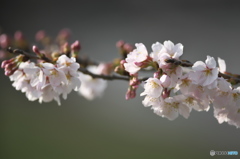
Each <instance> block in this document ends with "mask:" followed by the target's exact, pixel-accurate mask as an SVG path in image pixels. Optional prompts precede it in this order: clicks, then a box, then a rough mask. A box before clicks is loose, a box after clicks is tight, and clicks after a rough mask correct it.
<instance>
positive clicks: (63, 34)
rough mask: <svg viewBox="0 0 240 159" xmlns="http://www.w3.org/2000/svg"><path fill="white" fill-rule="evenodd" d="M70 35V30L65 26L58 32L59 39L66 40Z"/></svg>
mask: <svg viewBox="0 0 240 159" xmlns="http://www.w3.org/2000/svg"><path fill="white" fill-rule="evenodd" d="M70 35H71V31H70V30H69V29H67V28H65V29H62V30H61V31H60V32H59V34H58V37H59V38H60V39H61V40H67V39H69V37H70Z"/></svg>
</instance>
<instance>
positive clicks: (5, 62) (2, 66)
mask: <svg viewBox="0 0 240 159" xmlns="http://www.w3.org/2000/svg"><path fill="white" fill-rule="evenodd" d="M8 63H9V61H8V60H5V61H3V62H2V64H1V68H5V67H6V65H7V64H8Z"/></svg>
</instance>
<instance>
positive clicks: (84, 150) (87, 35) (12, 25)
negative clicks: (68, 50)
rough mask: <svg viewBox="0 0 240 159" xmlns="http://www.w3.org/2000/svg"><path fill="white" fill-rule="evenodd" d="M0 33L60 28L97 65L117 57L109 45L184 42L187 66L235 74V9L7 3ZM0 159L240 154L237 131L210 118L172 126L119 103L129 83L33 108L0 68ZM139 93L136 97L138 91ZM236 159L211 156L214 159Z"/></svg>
mask: <svg viewBox="0 0 240 159" xmlns="http://www.w3.org/2000/svg"><path fill="white" fill-rule="evenodd" d="M0 4H1V5H0V26H1V27H2V28H3V31H4V32H5V33H8V34H12V35H13V33H14V31H16V30H21V31H23V32H24V33H25V35H26V37H27V38H28V39H30V40H32V41H33V40H34V34H35V33H36V32H37V31H38V30H39V29H44V30H46V31H47V32H48V33H49V34H50V35H52V36H56V34H57V33H58V31H59V30H60V29H62V28H66V27H67V28H69V29H71V30H72V32H73V36H72V41H75V40H80V42H81V44H82V47H83V49H82V52H81V53H83V54H87V55H89V56H90V57H91V58H92V59H96V60H98V61H110V60H112V59H113V58H115V57H116V56H118V54H117V53H118V52H117V49H116V48H115V43H116V42H117V41H118V40H120V39H122V40H125V41H127V42H130V43H133V44H134V43H136V42H143V43H144V44H146V46H147V47H148V49H149V50H150V47H151V44H152V43H155V42H156V41H159V42H163V41H165V40H172V41H173V42H174V43H179V42H180V43H182V44H183V45H184V46H185V48H184V56H183V58H185V59H188V60H190V61H193V62H194V61H197V60H205V59H206V56H207V55H211V56H214V57H215V58H217V57H218V56H219V57H221V58H223V59H225V60H226V62H227V69H228V70H230V71H232V72H235V73H238V74H239V73H240V72H239V59H240V51H239V42H240V39H239V35H240V4H239V3H238V1H217V0H212V1H200V0H199V1H190V0H182V1H174V0H170V1H147V0H141V1H137V0H121V1H82V0H79V1H45V0H42V1H30V0H19V1H7V0H2V1H1V2H0ZM0 80H1V82H0V88H1V91H0V98H1V100H0V125H1V128H0V148H1V149H0V158H1V159H55V158H57V159H79V158H81V159H82V158H83V159H85V158H86V159H94V158H96V159H100V158H104V159H105V158H106V159H108V158H109V159H118V158H119V159H123V158H126V159H135V158H136V159H157V158H158V159H159V158H170V159H173V158H196V159H198V158H199V159H202V158H212V157H211V156H210V155H209V153H210V150H215V151H229V150H235V151H238V152H239V153H240V132H239V129H236V128H235V127H233V126H229V125H228V124H226V123H224V124H221V125H220V124H218V122H217V120H216V119H215V118H214V117H213V112H212V109H211V110H210V111H209V112H196V111H193V112H192V113H191V115H190V117H189V119H187V120H186V119H184V118H182V117H179V118H178V119H177V120H175V121H168V120H167V119H164V118H161V117H159V116H157V115H155V114H154V113H153V112H152V110H150V109H149V108H144V106H143V105H142V104H141V101H142V100H143V97H139V96H138V97H136V98H135V99H133V100H130V101H125V99H124V94H125V92H126V90H127V85H128V83H127V82H124V81H111V82H109V83H108V88H107V90H106V92H105V93H104V96H103V97H102V98H101V99H96V100H94V101H87V100H86V99H84V98H83V97H80V96H79V95H78V94H76V93H71V94H70V95H69V97H68V99H67V100H66V101H62V106H60V107H59V106H57V104H56V103H55V102H51V103H44V104H39V103H38V102H29V101H28V100H27V99H26V98H25V95H24V94H22V93H21V92H19V91H16V90H15V89H14V88H13V87H12V86H11V82H10V81H9V78H8V77H6V76H4V72H3V70H2V69H1V70H0ZM142 91H143V89H142V88H140V89H139V90H138V93H140V92H142ZM234 157H236V158H239V155H238V156H231V157H230V156H214V158H234Z"/></svg>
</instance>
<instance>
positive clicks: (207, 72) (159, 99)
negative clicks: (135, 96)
mask: <svg viewBox="0 0 240 159" xmlns="http://www.w3.org/2000/svg"><path fill="white" fill-rule="evenodd" d="M152 50H153V51H152V53H151V54H148V52H147V49H146V47H145V46H144V45H143V44H136V49H135V50H133V51H132V52H131V53H129V54H128V56H127V58H126V63H125V64H124V66H125V70H126V71H128V72H129V73H130V74H132V73H134V74H137V72H138V71H139V70H141V69H143V68H146V67H148V66H153V65H152V63H153V62H155V63H157V67H155V69H156V72H155V73H154V74H153V77H150V78H148V79H147V80H146V81H145V84H144V92H142V93H141V96H145V98H144V100H143V102H142V103H143V105H144V106H146V107H148V106H151V108H152V109H153V111H154V113H156V114H157V115H159V116H161V117H165V118H168V119H169V120H174V119H176V118H177V117H178V116H179V114H180V115H182V116H183V117H184V118H188V117H189V115H190V112H191V111H192V109H194V110H196V111H208V110H209V108H210V105H211V104H212V105H213V108H214V116H215V117H216V118H217V120H218V121H219V123H223V122H228V123H229V124H231V125H235V126H236V127H240V87H238V88H232V87H231V84H230V83H229V82H228V81H227V80H226V79H224V78H222V77H218V75H219V71H220V72H222V73H224V72H225V71H226V66H225V61H224V60H222V59H220V58H219V60H218V61H219V67H220V69H219V68H218V67H217V64H216V61H215V59H214V58H213V57H210V56H207V59H206V61H205V63H204V62H202V61H197V62H195V63H194V64H193V65H192V69H189V70H186V71H185V70H184V69H183V67H182V66H181V62H180V61H181V60H180V57H181V55H182V54H183V45H182V44H180V43H179V44H176V45H174V44H173V43H172V42H171V41H165V42H164V43H163V44H161V43H159V42H157V43H155V44H153V45H152Z"/></svg>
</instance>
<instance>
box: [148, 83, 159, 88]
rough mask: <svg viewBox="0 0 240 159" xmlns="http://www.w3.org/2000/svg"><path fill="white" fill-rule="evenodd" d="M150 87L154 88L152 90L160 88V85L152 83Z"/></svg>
mask: <svg viewBox="0 0 240 159" xmlns="http://www.w3.org/2000/svg"><path fill="white" fill-rule="evenodd" d="M150 85H151V86H152V88H158V87H159V85H158V84H157V83H156V82H154V81H152V82H151V83H150Z"/></svg>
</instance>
